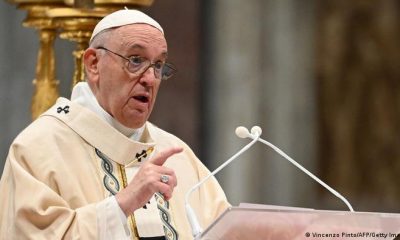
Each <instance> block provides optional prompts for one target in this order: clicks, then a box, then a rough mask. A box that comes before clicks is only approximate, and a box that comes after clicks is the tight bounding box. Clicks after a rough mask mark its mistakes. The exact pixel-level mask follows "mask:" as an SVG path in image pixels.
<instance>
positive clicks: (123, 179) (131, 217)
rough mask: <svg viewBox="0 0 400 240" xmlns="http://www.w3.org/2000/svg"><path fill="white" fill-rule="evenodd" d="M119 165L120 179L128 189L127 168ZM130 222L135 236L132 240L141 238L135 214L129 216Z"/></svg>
mask: <svg viewBox="0 0 400 240" xmlns="http://www.w3.org/2000/svg"><path fill="white" fill-rule="evenodd" d="M117 165H118V170H119V174H120V177H121V180H122V187H123V188H126V186H128V180H127V178H126V173H125V168H124V166H122V165H121V164H118V163H117ZM128 222H129V225H130V228H131V230H132V233H133V235H134V236H132V239H137V237H138V236H139V233H138V230H137V227H136V221H135V216H134V215H133V214H131V215H129V217H128Z"/></svg>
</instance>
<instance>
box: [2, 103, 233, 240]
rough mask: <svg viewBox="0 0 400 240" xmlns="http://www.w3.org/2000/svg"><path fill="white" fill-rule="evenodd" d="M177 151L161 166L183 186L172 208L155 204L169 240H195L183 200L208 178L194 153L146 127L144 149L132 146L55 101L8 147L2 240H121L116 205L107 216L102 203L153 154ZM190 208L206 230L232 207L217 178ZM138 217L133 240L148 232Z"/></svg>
mask: <svg viewBox="0 0 400 240" xmlns="http://www.w3.org/2000/svg"><path fill="white" fill-rule="evenodd" d="M174 146H179V147H183V148H184V151H183V152H182V153H179V154H176V155H173V156H172V157H170V158H169V159H168V160H167V162H166V163H165V164H164V165H165V166H167V167H169V168H172V169H173V170H174V171H175V174H176V177H177V180H178V186H177V187H176V188H175V190H174V193H173V197H172V198H171V199H170V200H169V201H168V202H166V201H163V199H162V196H160V195H157V194H156V196H155V197H154V198H153V199H155V200H156V201H157V206H158V208H159V209H160V214H161V216H162V221H163V223H164V228H165V229H164V230H165V233H166V237H167V239H173V238H172V237H173V236H170V234H177V236H178V238H179V239H191V229H190V226H189V223H188V221H187V219H186V216H185V209H184V197H185V194H186V192H187V191H188V190H189V189H190V188H191V187H192V186H193V185H195V184H196V183H197V182H198V181H199V180H201V179H203V178H204V177H205V176H207V174H208V173H209V171H208V170H207V168H206V167H205V166H204V165H203V164H202V163H201V162H200V161H199V160H198V159H197V157H196V156H195V155H194V153H193V152H192V151H191V149H190V148H189V147H188V146H187V145H186V144H185V143H184V142H182V141H181V140H180V139H178V138H177V137H175V136H173V135H171V134H169V133H167V132H165V131H163V130H161V129H159V128H157V127H156V126H154V125H153V124H151V123H149V122H147V123H146V124H145V126H144V129H143V133H142V135H141V139H140V141H133V140H131V139H129V138H128V137H126V136H124V135H123V134H121V133H120V132H119V131H117V130H116V129H115V128H113V127H112V126H110V125H109V124H108V123H107V122H105V121H103V120H102V119H100V118H99V117H98V116H97V115H96V114H95V113H93V112H92V111H90V110H88V109H87V108H85V107H83V106H81V105H79V104H77V103H74V102H71V101H69V100H67V99H64V98H60V99H58V101H57V103H56V104H55V105H54V106H53V107H52V108H50V109H49V110H48V111H47V112H45V113H44V114H42V115H41V116H40V117H39V118H38V119H37V120H36V121H34V122H33V123H32V124H31V125H30V126H28V127H27V128H26V129H25V130H24V131H23V132H21V134H19V135H18V137H17V138H16V139H15V140H14V142H13V144H12V145H11V147H10V152H9V155H8V157H7V161H6V164H5V168H4V172H3V175H2V178H1V181H0V193H1V197H0V206H1V208H0V221H1V224H0V239H63V238H65V239H99V234H102V232H103V231H102V229H100V228H101V227H104V226H105V227H106V228H109V229H108V230H107V231H111V235H110V236H113V238H114V239H124V238H123V237H124V236H126V232H125V230H124V227H123V223H121V218H120V217H119V215H118V214H114V215H113V214H107V213H106V212H107V209H109V210H111V211H114V210H115V209H116V206H112V204H115V202H114V203H113V202H112V201H111V202H108V203H106V204H105V205H104V206H105V207H103V208H102V209H103V210H102V211H99V210H98V206H99V203H102V202H103V203H105V201H107V199H110V196H113V195H114V194H115V193H117V192H118V191H119V190H121V189H122V188H123V187H124V186H126V184H128V183H129V182H130V178H131V177H132V175H133V174H134V172H135V171H136V170H137V169H138V168H140V165H141V164H142V163H143V162H144V161H146V160H148V159H149V157H150V156H151V154H150V152H152V154H157V153H158V152H160V151H162V150H164V149H167V148H170V147H174ZM135 169H136V170H135ZM129 175H130V176H129ZM190 203H191V205H192V206H193V208H194V210H195V212H196V213H197V215H198V218H199V221H200V224H201V225H202V226H203V227H206V226H208V225H209V224H210V223H211V222H212V221H213V220H215V218H216V217H218V216H219V214H220V213H222V211H223V210H224V209H226V208H227V207H228V206H229V204H228V203H227V201H226V197H225V195H224V193H223V191H222V189H221V188H220V186H219V184H218V182H217V181H216V180H215V179H214V178H212V179H210V180H209V181H207V182H206V183H205V185H204V186H203V187H201V188H200V189H199V191H196V192H194V193H193V194H192V196H191V199H190ZM108 207H109V208H108ZM103 211H104V212H103ZM141 211H146V210H145V209H141ZM138 215H141V216H142V218H141V219H139V221H140V222H138V220H137V219H136V218H135V216H131V217H129V218H128V224H127V225H128V226H129V231H131V232H132V233H133V234H132V239H137V238H136V236H135V229H136V225H137V224H142V225H146V223H143V221H146V218H145V217H144V218H143V216H145V215H143V214H138ZM110 229H111V230H110ZM113 231H114V232H113ZM119 236H120V237H119ZM170 237H171V238H170Z"/></svg>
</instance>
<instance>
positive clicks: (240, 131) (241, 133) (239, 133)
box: [235, 126, 250, 138]
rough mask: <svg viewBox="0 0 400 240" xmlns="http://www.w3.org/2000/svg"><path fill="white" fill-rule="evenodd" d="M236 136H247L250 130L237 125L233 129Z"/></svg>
mask: <svg viewBox="0 0 400 240" xmlns="http://www.w3.org/2000/svg"><path fill="white" fill-rule="evenodd" d="M235 133H236V136H238V137H240V138H247V137H248V136H249V135H250V132H249V130H248V129H247V128H245V127H243V126H239V127H237V128H236V130H235Z"/></svg>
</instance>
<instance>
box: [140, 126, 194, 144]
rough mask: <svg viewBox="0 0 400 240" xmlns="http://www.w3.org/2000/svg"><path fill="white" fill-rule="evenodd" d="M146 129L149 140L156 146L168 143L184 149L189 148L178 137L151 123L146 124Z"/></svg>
mask: <svg viewBox="0 0 400 240" xmlns="http://www.w3.org/2000/svg"><path fill="white" fill-rule="evenodd" d="M146 127H147V129H148V131H149V133H150V136H151V138H152V139H153V140H154V141H155V142H156V143H157V144H163V143H168V142H169V143H171V144H174V145H175V144H178V145H184V146H185V147H187V148H189V146H188V145H187V144H186V143H185V142H184V141H182V140H181V139H180V138H179V137H177V136H175V135H173V134H172V133H169V132H167V131H165V130H163V129H161V128H159V127H157V126H156V125H154V124H153V123H151V122H147V124H146Z"/></svg>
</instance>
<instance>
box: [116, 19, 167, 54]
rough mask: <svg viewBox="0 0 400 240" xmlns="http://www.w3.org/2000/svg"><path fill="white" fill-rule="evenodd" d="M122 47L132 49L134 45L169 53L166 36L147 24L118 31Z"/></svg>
mask: <svg viewBox="0 0 400 240" xmlns="http://www.w3.org/2000/svg"><path fill="white" fill-rule="evenodd" d="M116 31H117V33H118V35H119V38H120V45H121V46H122V47H123V48H130V47H132V46H134V45H141V46H143V47H144V48H145V49H148V48H150V47H151V48H153V47H154V48H155V49H159V50H160V51H161V52H162V53H164V52H166V51H167V42H166V40H165V38H164V35H163V34H162V33H161V32H160V31H159V30H158V29H156V28H154V27H152V26H149V25H147V24H132V25H127V26H124V27H121V28H118V29H116Z"/></svg>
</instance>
